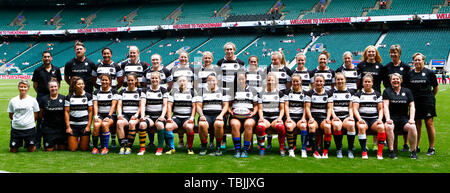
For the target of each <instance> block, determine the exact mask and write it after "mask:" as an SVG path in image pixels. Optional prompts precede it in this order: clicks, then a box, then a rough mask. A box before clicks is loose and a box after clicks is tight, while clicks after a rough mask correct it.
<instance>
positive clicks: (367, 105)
mask: <svg viewBox="0 0 450 193" xmlns="http://www.w3.org/2000/svg"><path fill="white" fill-rule="evenodd" d="M382 100H383V99H382V97H381V94H380V93H379V92H378V91H376V90H374V89H372V92H371V93H366V92H365V91H364V89H362V90H361V91H358V92H357V93H356V94H355V95H354V96H353V103H359V114H360V115H361V118H363V119H378V104H379V103H382V102H383V101H382Z"/></svg>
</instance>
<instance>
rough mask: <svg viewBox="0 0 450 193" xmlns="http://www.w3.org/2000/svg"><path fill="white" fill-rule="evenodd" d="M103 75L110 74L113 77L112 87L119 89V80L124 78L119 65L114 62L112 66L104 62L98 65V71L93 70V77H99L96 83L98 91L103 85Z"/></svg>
mask: <svg viewBox="0 0 450 193" xmlns="http://www.w3.org/2000/svg"><path fill="white" fill-rule="evenodd" d="M103 74H109V75H110V76H111V87H112V88H114V89H117V78H120V77H122V76H123V71H122V68H120V66H119V64H117V63H114V62H112V61H111V64H103V62H100V63H99V64H97V66H96V69H95V70H92V76H94V77H97V79H96V81H95V83H96V84H95V88H97V89H99V88H100V87H101V85H102V83H101V79H100V76H101V75H103Z"/></svg>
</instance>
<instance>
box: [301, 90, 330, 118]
mask: <svg viewBox="0 0 450 193" xmlns="http://www.w3.org/2000/svg"><path fill="white" fill-rule="evenodd" d="M332 102H333V93H332V92H331V91H328V90H325V91H324V92H323V93H317V91H316V89H311V90H310V91H308V92H306V97H305V103H311V106H310V110H311V116H312V117H313V118H314V119H326V118H327V108H328V103H332ZM319 124H320V123H319Z"/></svg>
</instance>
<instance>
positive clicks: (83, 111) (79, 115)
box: [64, 91, 92, 125]
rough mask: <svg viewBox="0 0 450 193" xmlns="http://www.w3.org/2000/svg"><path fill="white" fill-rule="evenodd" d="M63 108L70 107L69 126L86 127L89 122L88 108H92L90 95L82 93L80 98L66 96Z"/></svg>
mask: <svg viewBox="0 0 450 193" xmlns="http://www.w3.org/2000/svg"><path fill="white" fill-rule="evenodd" d="M64 106H65V107H70V111H69V112H70V117H69V120H70V122H69V123H70V125H87V124H88V122H89V107H90V106H92V95H91V94H89V93H86V92H84V91H83V94H82V95H81V96H77V95H75V94H73V95H72V96H70V95H68V96H66V99H65V104H64Z"/></svg>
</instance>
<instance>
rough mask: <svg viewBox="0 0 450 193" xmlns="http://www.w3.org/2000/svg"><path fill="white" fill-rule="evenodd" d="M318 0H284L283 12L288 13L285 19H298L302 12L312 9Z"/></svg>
mask: <svg viewBox="0 0 450 193" xmlns="http://www.w3.org/2000/svg"><path fill="white" fill-rule="evenodd" d="M317 2H318V1H317V0H303V1H297V0H284V1H282V3H283V5H284V8H283V9H282V12H283V13H285V14H286V16H285V17H284V19H297V18H298V17H299V16H300V13H302V12H307V11H310V10H311V9H312V8H313V6H314V5H315V4H316V3H317Z"/></svg>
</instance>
